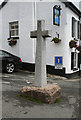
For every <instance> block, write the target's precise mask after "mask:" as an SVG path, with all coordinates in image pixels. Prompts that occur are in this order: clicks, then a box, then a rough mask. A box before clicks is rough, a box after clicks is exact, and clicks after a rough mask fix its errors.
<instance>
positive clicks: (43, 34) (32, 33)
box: [30, 30, 51, 38]
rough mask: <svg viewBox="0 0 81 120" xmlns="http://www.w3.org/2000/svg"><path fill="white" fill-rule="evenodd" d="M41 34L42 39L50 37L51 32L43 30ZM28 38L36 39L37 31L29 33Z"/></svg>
mask: <svg viewBox="0 0 81 120" xmlns="http://www.w3.org/2000/svg"><path fill="white" fill-rule="evenodd" d="M41 32H42V37H51V30H44V31H41ZM30 37H31V38H37V31H31V33H30Z"/></svg>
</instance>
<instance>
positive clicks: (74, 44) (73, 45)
mask: <svg viewBox="0 0 81 120" xmlns="http://www.w3.org/2000/svg"><path fill="white" fill-rule="evenodd" d="M69 46H70V48H73V47H76V41H75V40H71V41H70V42H69Z"/></svg>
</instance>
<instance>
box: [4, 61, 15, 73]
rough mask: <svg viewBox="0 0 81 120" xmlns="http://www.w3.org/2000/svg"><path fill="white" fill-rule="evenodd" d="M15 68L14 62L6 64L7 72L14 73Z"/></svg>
mask: <svg viewBox="0 0 81 120" xmlns="http://www.w3.org/2000/svg"><path fill="white" fill-rule="evenodd" d="M14 70H15V65H14V64H13V63H8V64H7V65H6V72H7V73H13V72H14Z"/></svg>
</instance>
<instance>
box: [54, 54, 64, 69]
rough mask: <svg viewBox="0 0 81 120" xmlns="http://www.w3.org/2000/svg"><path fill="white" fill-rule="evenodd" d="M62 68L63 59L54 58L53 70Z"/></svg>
mask: <svg viewBox="0 0 81 120" xmlns="http://www.w3.org/2000/svg"><path fill="white" fill-rule="evenodd" d="M62 68H63V57H62V56H55V69H62Z"/></svg>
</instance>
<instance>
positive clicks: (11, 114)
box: [0, 71, 81, 120]
mask: <svg viewBox="0 0 81 120" xmlns="http://www.w3.org/2000/svg"><path fill="white" fill-rule="evenodd" d="M34 76H35V75H34V74H33V73H29V72H27V71H18V72H14V73H13V74H6V73H3V74H2V76H1V75H0V77H2V81H0V84H2V118H8V119H9V118H77V117H78V116H79V100H80V97H79V96H80V94H79V87H80V84H79V83H80V80H81V79H79V78H78V79H65V78H62V77H59V76H50V75H48V78H47V80H48V84H58V85H59V86H60V87H61V89H62V92H61V101H60V102H59V103H54V104H45V103H36V102H33V101H29V100H27V99H25V98H22V97H20V90H21V88H22V87H23V86H33V85H34ZM10 120H11V119H10Z"/></svg>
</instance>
